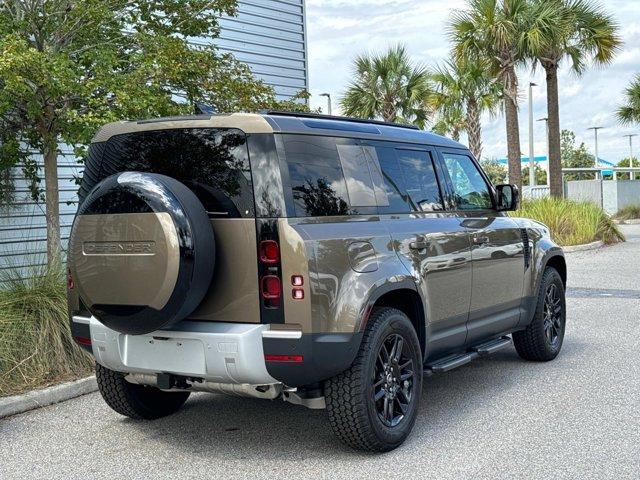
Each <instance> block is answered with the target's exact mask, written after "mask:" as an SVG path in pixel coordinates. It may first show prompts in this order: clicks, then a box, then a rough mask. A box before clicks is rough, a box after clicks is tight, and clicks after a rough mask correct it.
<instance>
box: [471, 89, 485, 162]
mask: <svg viewBox="0 0 640 480" xmlns="http://www.w3.org/2000/svg"><path fill="white" fill-rule="evenodd" d="M467 135H468V137H469V150H471V153H472V154H473V156H474V157H476V158H477V159H478V160H480V155H482V127H481V125H480V110H479V109H478V102H477V101H476V99H475V98H470V99H468V100H467Z"/></svg>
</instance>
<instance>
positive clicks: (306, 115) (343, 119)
mask: <svg viewBox="0 0 640 480" xmlns="http://www.w3.org/2000/svg"><path fill="white" fill-rule="evenodd" d="M260 113H262V114H264V115H281V116H283V117H302V118H316V119H321V120H338V121H341V122H353V123H368V124H373V125H385V126H387V127H398V128H408V129H411V130H420V129H419V128H418V127H416V126H415V125H407V124H402V123H393V122H383V121H381V120H367V119H364V118H355V117H340V116H337V115H323V114H321V113H311V112H293V111H287V110H263V111H262V112H260Z"/></svg>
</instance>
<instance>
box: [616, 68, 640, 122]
mask: <svg viewBox="0 0 640 480" xmlns="http://www.w3.org/2000/svg"><path fill="white" fill-rule="evenodd" d="M624 97H625V99H624V104H622V105H620V107H618V110H617V112H616V116H617V117H618V121H619V122H620V123H622V124H623V125H633V124H635V123H640V75H636V76H635V77H634V79H633V80H632V81H631V83H630V84H629V86H628V87H627V88H626V89H625V91H624Z"/></svg>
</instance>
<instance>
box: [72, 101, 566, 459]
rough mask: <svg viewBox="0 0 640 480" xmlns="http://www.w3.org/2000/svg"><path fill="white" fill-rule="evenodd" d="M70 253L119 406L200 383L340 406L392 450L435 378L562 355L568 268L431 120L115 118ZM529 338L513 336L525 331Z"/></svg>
mask: <svg viewBox="0 0 640 480" xmlns="http://www.w3.org/2000/svg"><path fill="white" fill-rule="evenodd" d="M80 198H81V202H80V207H79V210H78V213H77V216H76V218H75V221H74V224H73V229H72V232H71V239H70V243H69V252H68V262H69V276H70V278H69V312H70V318H71V325H72V332H73V335H74V337H75V338H76V340H77V341H78V343H80V344H81V345H82V346H84V347H85V348H86V349H87V350H89V351H90V352H91V353H92V354H93V356H94V357H95V359H96V375H97V380H98V385H99V387H100V391H101V393H102V396H103V397H104V400H105V401H106V402H107V403H108V404H109V406H110V407H111V408H113V409H114V410H115V411H117V412H119V413H121V414H123V415H126V416H129V417H133V418H138V419H155V418H159V417H162V416H165V415H169V414H171V413H174V412H176V411H177V410H178V409H179V408H180V407H181V406H182V404H183V403H184V402H185V401H186V400H187V397H188V396H189V394H190V392H192V391H207V392H222V393H228V394H233V395H242V396H250V397H259V398H264V399H271V400H275V399H283V400H285V401H288V402H291V403H294V404H299V405H304V406H306V407H309V408H326V410H327V414H328V417H329V423H330V424H331V427H332V428H333V430H334V432H335V433H336V435H337V436H338V437H339V438H340V439H341V440H342V441H344V442H345V443H347V444H348V445H350V446H352V447H355V448H359V449H365V450H373V451H385V450H390V449H393V448H395V447H397V446H398V445H400V444H401V443H402V442H403V441H404V439H405V438H406V437H407V436H408V435H409V433H410V431H411V428H412V426H413V424H414V422H415V419H416V414H417V411H418V406H419V403H420V396H421V393H422V388H423V386H422V382H423V377H424V376H426V375H430V374H434V373H440V372H445V371H447V370H450V369H453V368H455V367H458V366H460V365H464V364H466V363H467V362H469V361H471V360H473V359H475V358H477V357H482V356H485V355H489V354H491V353H493V352H495V351H497V350H499V349H502V348H504V347H507V346H509V345H510V344H511V341H512V339H513V343H514V344H515V348H516V350H517V352H518V353H519V354H520V356H521V357H522V358H525V359H527V360H537V361H547V360H552V359H553V358H555V357H556V355H558V353H559V351H560V348H561V346H562V341H563V336H564V330H565V299H564V291H565V284H566V275H567V273H566V266H565V261H564V257H563V254H562V250H561V249H560V248H559V247H558V246H557V245H555V244H554V243H553V242H552V241H551V239H550V236H549V231H548V229H547V228H546V227H545V226H544V225H541V224H539V223H536V222H533V221H530V220H525V219H517V218H511V217H509V216H508V215H507V213H506V211H508V210H513V209H515V208H516V206H517V203H518V192H517V190H516V188H515V187H513V186H511V185H498V186H495V187H494V186H492V185H491V183H490V182H489V180H488V179H487V176H486V175H485V174H484V173H483V171H482V170H481V169H480V167H479V166H478V163H477V162H476V160H475V159H474V158H473V156H472V155H471V154H470V153H469V151H468V150H467V149H466V148H465V147H463V146H462V145H460V144H459V143H456V142H454V141H451V140H448V139H446V138H443V137H440V136H437V135H434V134H430V133H427V132H424V131H420V130H417V129H414V128H412V127H407V126H401V125H392V124H385V123H381V122H373V121H361V120H355V119H347V118H337V117H327V116H319V115H310V114H308V115H304V114H293V113H286V112H268V113H264V114H232V115H214V116H210V115H207V116H192V117H177V118H164V119H158V120H148V121H138V122H135V121H134V122H119V123H113V124H109V125H107V126H105V127H104V128H102V129H101V130H100V132H99V133H98V134H97V135H96V137H95V138H94V140H93V143H92V145H91V147H90V150H89V156H88V159H87V161H86V165H85V170H84V175H83V179H82V184H81V189H80ZM508 335H511V336H510V337H509V336H508Z"/></svg>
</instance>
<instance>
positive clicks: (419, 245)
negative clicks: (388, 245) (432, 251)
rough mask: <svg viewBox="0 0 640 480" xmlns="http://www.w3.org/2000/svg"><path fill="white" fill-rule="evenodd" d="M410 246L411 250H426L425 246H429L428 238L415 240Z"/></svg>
mask: <svg viewBox="0 0 640 480" xmlns="http://www.w3.org/2000/svg"><path fill="white" fill-rule="evenodd" d="M409 248H410V249H411V250H424V249H425V248H429V242H427V241H426V240H415V241H413V242H411V243H410V244H409Z"/></svg>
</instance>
